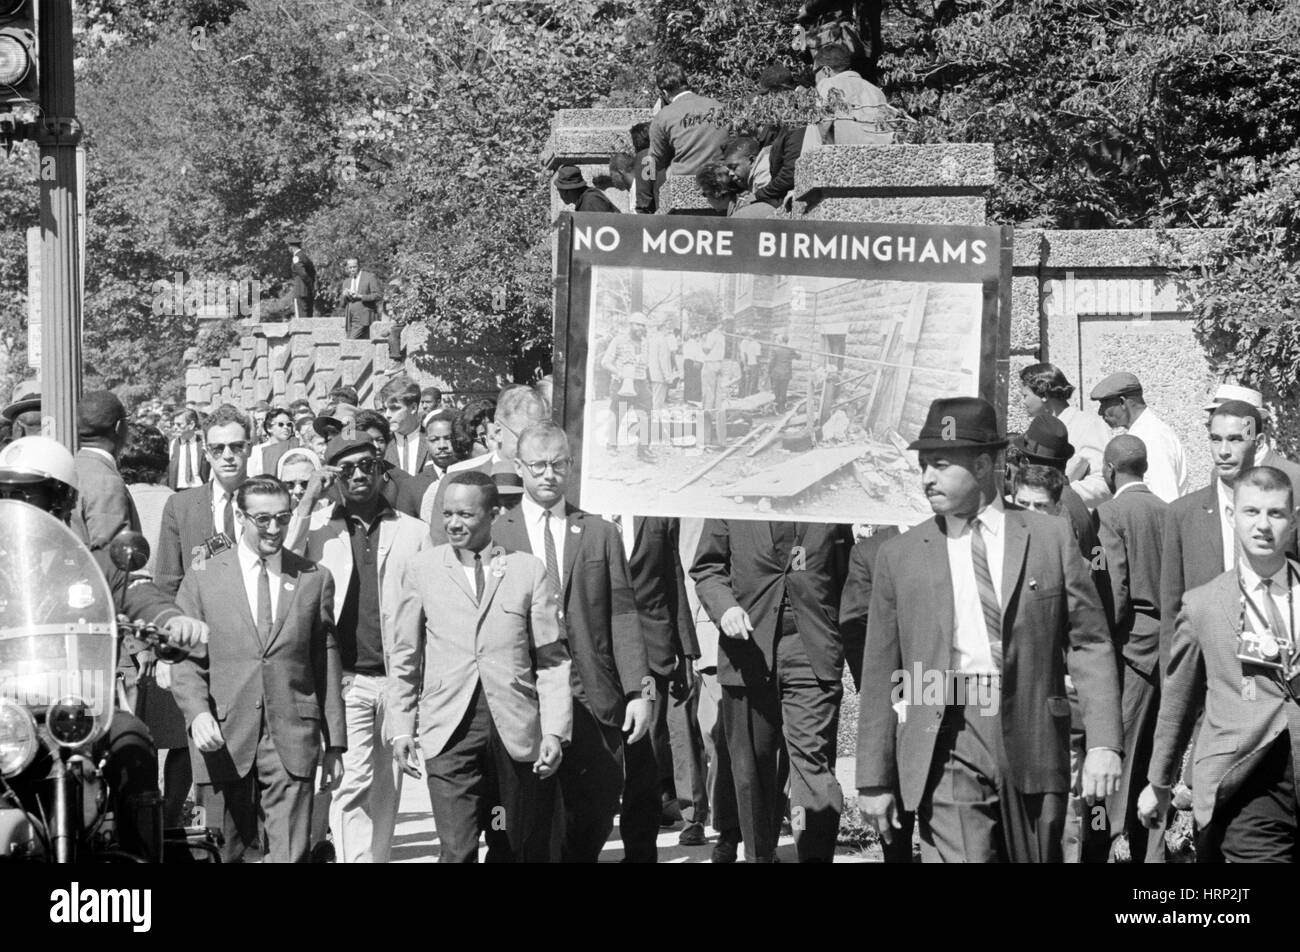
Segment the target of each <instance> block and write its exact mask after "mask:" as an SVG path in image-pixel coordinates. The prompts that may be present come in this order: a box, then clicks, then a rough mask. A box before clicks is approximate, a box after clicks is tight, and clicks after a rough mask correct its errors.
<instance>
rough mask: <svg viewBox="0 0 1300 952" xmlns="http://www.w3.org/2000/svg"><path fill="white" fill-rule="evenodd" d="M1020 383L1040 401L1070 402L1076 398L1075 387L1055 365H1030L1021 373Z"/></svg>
mask: <svg viewBox="0 0 1300 952" xmlns="http://www.w3.org/2000/svg"><path fill="white" fill-rule="evenodd" d="M1020 382H1021V383H1022V384H1024V385H1025V386H1026V387H1028V388H1029V392H1030V393H1032V394H1033V395H1034V396H1036V397H1037V398H1038V399H1040V400H1046V399H1048V398H1049V397H1051V398H1055V399H1057V400H1069V399H1070V397H1072V396H1074V386H1073V385H1072V384H1071V383H1070V381H1069V380H1067V379H1066V377H1065V374H1064V372H1062V371H1061V369H1060V368H1059V367H1057V366H1055V365H1054V364H1030V365H1029V366H1028V367H1025V368H1024V369H1023V370H1021V371H1020Z"/></svg>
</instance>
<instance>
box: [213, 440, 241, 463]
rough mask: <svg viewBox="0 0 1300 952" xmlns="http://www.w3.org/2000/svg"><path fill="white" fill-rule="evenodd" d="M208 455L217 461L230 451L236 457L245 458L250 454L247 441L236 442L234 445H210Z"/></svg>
mask: <svg viewBox="0 0 1300 952" xmlns="http://www.w3.org/2000/svg"><path fill="white" fill-rule="evenodd" d="M207 450H208V455H209V456H211V457H212V458H214V459H216V458H218V457H221V456H225V455H226V450H230V452H231V454H233V455H234V456H243V455H244V454H245V453H247V452H248V441H247V440H236V441H235V442H233V443H209V444H208V447H207Z"/></svg>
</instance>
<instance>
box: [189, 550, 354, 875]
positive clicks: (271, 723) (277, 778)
mask: <svg viewBox="0 0 1300 952" xmlns="http://www.w3.org/2000/svg"><path fill="white" fill-rule="evenodd" d="M281 573H282V577H281V580H280V594H279V604H278V607H277V611H276V617H275V621H274V624H273V625H272V627H271V631H270V636H269V638H267V639H266V640H265V641H263V639H262V637H261V636H259V634H258V630H257V624H256V622H255V621H254V609H253V607H252V606H250V604H249V598H248V595H247V591H246V589H245V586H244V580H243V577H242V575H241V568H240V564H239V559H238V555H237V551H236V550H234V549H232V550H228V551H226V552H222V553H221V554H219V555H217V556H215V557H214V558H212V559H210V560H208V562H207V564H206V565H205V566H204V571H202V572H191V573H190V574H189V575H187V576H186V577H185V581H184V582H183V583H182V584H181V590H180V594H179V596H178V597H177V603H178V604H179V605H180V606H181V610H182V611H184V612H185V613H186V614H187V615H190V616H192V617H194V618H199V619H202V620H203V621H206V622H207V623H208V624H209V625H210V626H212V636H211V640H210V641H209V642H208V644H207V646H205V647H204V646H201V647H199V648H198V649H196V650H194V651H192V652H191V654H190V657H189V659H188V660H186V661H183V662H181V663H179V664H177V665H176V666H175V667H174V668H173V670H172V693H173V694H175V696H176V700H177V703H179V704H180V707H181V710H182V711H183V712H184V714H185V722H186V724H187V725H192V724H193V723H194V719H195V718H196V717H198V716H199V715H200V714H203V713H209V714H212V715H213V716H214V717H215V718H216V720H217V723H218V725H219V726H220V728H221V733H222V736H223V738H224V739H225V745H224V746H223V747H221V748H220V749H218V750H216V751H214V752H212V753H200V752H199V751H198V750H197V749H196V748H191V749H192V751H193V760H194V777H195V780H196V781H197V782H198V783H201V784H212V785H214V787H215V788H216V791H217V792H219V793H220V795H221V798H222V800H223V801H224V806H225V835H226V844H225V847H224V849H223V858H224V859H225V861H226V862H231V861H237V860H239V859H240V858H242V856H243V854H244V852H245V850H246V849H247V848H248V846H249V845H250V844H251V843H254V842H255V841H256V840H257V837H258V812H259V809H262V810H264V812H265V823H266V833H267V838H268V840H269V843H270V847H269V851H268V853H267V858H268V859H269V860H270V861H271V862H306V860H307V850H308V847H309V845H310V837H309V830H310V827H311V806H312V789H311V788H312V777H313V774H314V773H315V770H316V761H317V759H318V758H319V757H320V754H321V744H322V740H323V741H324V744H325V745H326V746H328V747H336V748H346V747H347V727H346V724H345V721H344V711H343V685H342V669H341V667H340V662H339V651H338V645H337V644H336V643H335V640H334V621H333V615H334V580H333V579H332V578H331V577H330V574H329V571H328V570H326V569H324V568H321V567H320V566H317V565H316V564H315V563H314V562H308V561H307V560H306V559H303V558H299V557H298V556H296V555H294V554H293V553H292V552H289V551H285V552H283V553H282V555H281ZM322 735H323V737H322Z"/></svg>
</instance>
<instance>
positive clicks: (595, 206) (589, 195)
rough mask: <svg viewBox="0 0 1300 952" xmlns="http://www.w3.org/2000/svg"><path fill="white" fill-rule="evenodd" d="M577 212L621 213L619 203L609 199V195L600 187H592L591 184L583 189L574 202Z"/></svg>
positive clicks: (574, 208)
mask: <svg viewBox="0 0 1300 952" xmlns="http://www.w3.org/2000/svg"><path fill="white" fill-rule="evenodd" d="M573 210H574V211H575V212H607V213H608V212H612V213H614V214H619V212H620V209H619V207H618V206H617V205H615V204H614V203H613V202H611V201H610V200H609V197H608V196H607V195H606V194H605V193H604V192H602V191H601V190H600V189H598V188H592V187H591V186H590V185H589V186H587V187H586V188H584V189H583V190H582V194H581V195H579V196H578V200H577V201H576V202H574V203H573Z"/></svg>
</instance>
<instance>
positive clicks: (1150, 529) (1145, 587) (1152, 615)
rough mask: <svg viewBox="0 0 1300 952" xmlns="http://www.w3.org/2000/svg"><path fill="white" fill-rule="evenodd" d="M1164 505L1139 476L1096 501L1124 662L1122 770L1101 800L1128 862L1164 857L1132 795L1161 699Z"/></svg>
mask: <svg viewBox="0 0 1300 952" xmlns="http://www.w3.org/2000/svg"><path fill="white" fill-rule="evenodd" d="M1168 513H1169V505H1168V503H1166V502H1164V501H1163V500H1162V499H1161V498H1160V497H1159V496H1157V495H1156V494H1155V493H1153V492H1152V491H1151V490H1150V488H1149V487H1147V485H1146V484H1145V483H1133V484H1131V485H1130V486H1129V487H1127V488H1124V487H1121V491H1120V494H1119V495H1118V496H1115V497H1113V498H1111V499H1108V500H1106V501H1105V502H1103V503H1102V504H1101V505H1100V506H1098V507H1097V518H1098V520H1099V522H1100V526H1099V530H1098V535H1099V537H1100V539H1101V546H1102V551H1103V552H1104V553H1105V556H1106V577H1107V580H1108V582H1109V584H1110V592H1109V598H1107V599H1104V601H1105V604H1106V609H1107V612H1108V614H1109V616H1110V630H1111V635H1112V636H1113V637H1114V639H1115V647H1116V649H1117V650H1118V651H1119V653H1120V658H1121V660H1122V662H1123V665H1122V668H1121V671H1120V705H1121V713H1122V715H1123V720H1124V777H1123V780H1122V781H1121V785H1120V789H1119V792H1118V793H1117V794H1115V795H1113V796H1111V797H1110V798H1108V800H1107V812H1108V814H1109V820H1110V830H1111V837H1112V839H1113V838H1114V837H1116V836H1118V835H1119V834H1121V833H1127V834H1128V838H1129V846H1130V852H1131V854H1132V856H1133V861H1134V862H1139V861H1144V862H1148V863H1162V862H1164V859H1165V849H1164V837H1163V835H1160V836H1148V832H1149V831H1148V830H1147V828H1146V827H1145V826H1143V825H1142V824H1141V823H1140V822H1139V821H1138V819H1137V798H1138V795H1139V794H1140V793H1141V792H1142V787H1143V786H1144V785H1145V781H1146V774H1147V764H1148V762H1149V761H1150V759H1151V737H1152V733H1153V732H1154V730H1155V724H1156V712H1157V711H1158V710H1159V707H1160V681H1159V678H1160V673H1159V664H1160V562H1161V555H1162V552H1163V548H1162V545H1163V541H1164V532H1165V520H1166V517H1167V516H1168Z"/></svg>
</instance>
